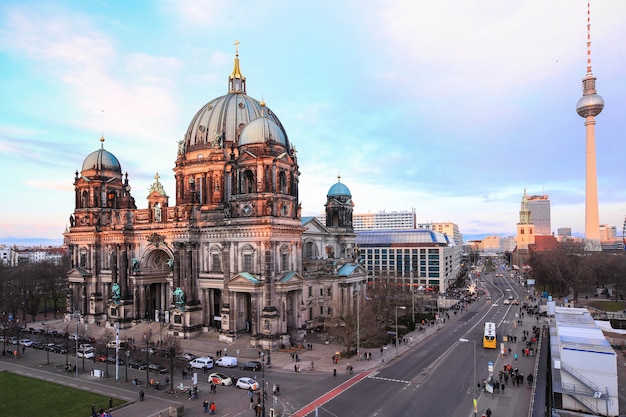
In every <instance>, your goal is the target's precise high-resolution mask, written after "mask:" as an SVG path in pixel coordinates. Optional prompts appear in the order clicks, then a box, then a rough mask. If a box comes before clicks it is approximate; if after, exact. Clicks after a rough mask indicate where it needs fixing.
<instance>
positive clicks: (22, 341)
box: [20, 339, 33, 347]
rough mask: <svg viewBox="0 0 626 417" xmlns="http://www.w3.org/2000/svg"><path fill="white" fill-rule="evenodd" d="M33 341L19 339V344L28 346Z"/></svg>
mask: <svg viewBox="0 0 626 417" xmlns="http://www.w3.org/2000/svg"><path fill="white" fill-rule="evenodd" d="M32 344H33V342H32V341H31V340H30V339H20V345H22V346H26V347H30V346H31V345H32Z"/></svg>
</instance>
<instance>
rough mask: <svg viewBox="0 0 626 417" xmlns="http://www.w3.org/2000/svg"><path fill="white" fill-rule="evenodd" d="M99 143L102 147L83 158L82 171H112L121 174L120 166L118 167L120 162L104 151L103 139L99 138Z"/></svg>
mask: <svg viewBox="0 0 626 417" xmlns="http://www.w3.org/2000/svg"><path fill="white" fill-rule="evenodd" d="M100 142H102V147H101V148H100V149H98V150H97V151H95V152H92V153H90V154H89V155H87V158H85V161H84V162H83V168H82V171H87V170H90V169H93V170H96V171H114V172H117V173H119V174H121V173H122V166H121V165H120V161H118V160H117V158H116V157H115V155H113V154H112V153H111V152H109V151H107V150H106V149H104V138H103V137H102V138H100Z"/></svg>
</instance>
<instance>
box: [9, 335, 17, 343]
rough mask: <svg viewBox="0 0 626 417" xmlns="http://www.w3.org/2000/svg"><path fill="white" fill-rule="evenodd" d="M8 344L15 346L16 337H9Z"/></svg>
mask: <svg viewBox="0 0 626 417" xmlns="http://www.w3.org/2000/svg"><path fill="white" fill-rule="evenodd" d="M8 342H9V343H11V344H12V345H17V343H18V340H17V337H15V336H12V337H10V338H9V339H8Z"/></svg>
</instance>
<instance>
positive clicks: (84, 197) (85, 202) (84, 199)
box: [80, 190, 89, 208]
mask: <svg viewBox="0 0 626 417" xmlns="http://www.w3.org/2000/svg"><path fill="white" fill-rule="evenodd" d="M80 206H81V208H86V207H89V193H88V192H87V191H86V190H85V191H83V193H82V194H81V197H80Z"/></svg>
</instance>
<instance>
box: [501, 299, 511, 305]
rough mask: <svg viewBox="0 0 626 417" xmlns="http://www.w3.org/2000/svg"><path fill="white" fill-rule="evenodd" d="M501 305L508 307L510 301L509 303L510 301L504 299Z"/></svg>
mask: <svg viewBox="0 0 626 417" xmlns="http://www.w3.org/2000/svg"><path fill="white" fill-rule="evenodd" d="M502 304H504V305H509V304H511V301H510V300H507V299H505V300H504V302H503V303H502Z"/></svg>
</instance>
